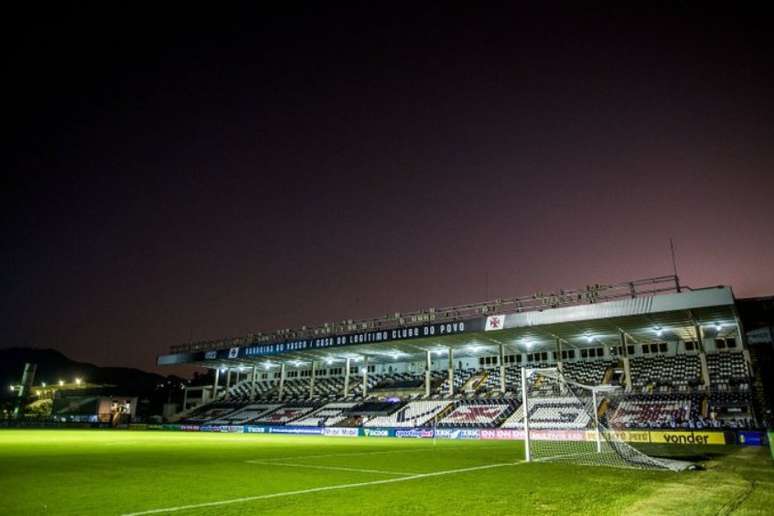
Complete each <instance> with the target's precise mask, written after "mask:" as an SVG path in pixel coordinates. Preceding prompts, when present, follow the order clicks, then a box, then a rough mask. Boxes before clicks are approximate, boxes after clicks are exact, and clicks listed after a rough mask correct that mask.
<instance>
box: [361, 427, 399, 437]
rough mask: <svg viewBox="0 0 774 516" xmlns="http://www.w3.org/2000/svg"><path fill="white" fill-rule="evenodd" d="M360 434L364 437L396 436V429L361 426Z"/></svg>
mask: <svg viewBox="0 0 774 516" xmlns="http://www.w3.org/2000/svg"><path fill="white" fill-rule="evenodd" d="M360 435H362V436H363V437H395V430H394V429H392V428H360Z"/></svg>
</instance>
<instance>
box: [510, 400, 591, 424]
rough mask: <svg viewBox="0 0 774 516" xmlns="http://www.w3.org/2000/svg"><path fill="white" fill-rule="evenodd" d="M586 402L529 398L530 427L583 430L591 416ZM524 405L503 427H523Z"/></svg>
mask: <svg viewBox="0 0 774 516" xmlns="http://www.w3.org/2000/svg"><path fill="white" fill-rule="evenodd" d="M589 408H590V407H587V406H586V404H584V403H583V402H581V401H579V400H575V399H572V398H566V397H565V398H536V399H530V400H529V416H530V418H529V423H530V428H531V429H535V430H548V429H553V430H558V429H562V430H568V429H569V430H582V429H585V428H587V427H588V425H589V421H590V419H591V416H590V415H589ZM523 426H524V406H523V405H522V406H520V407H519V408H518V409H517V410H516V411H515V412H514V413H513V414H512V415H511V416H510V417H509V418H508V419H506V420H505V422H504V423H503V424H502V425H501V427H502V428H522V427H523Z"/></svg>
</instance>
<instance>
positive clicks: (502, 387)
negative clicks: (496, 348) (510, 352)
mask: <svg viewBox="0 0 774 516" xmlns="http://www.w3.org/2000/svg"><path fill="white" fill-rule="evenodd" d="M500 392H501V393H503V394H504V393H505V344H500Z"/></svg>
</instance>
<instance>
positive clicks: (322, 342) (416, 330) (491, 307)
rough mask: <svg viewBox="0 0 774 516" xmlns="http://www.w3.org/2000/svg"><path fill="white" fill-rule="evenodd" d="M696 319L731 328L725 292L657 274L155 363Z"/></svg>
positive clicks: (691, 330)
mask: <svg viewBox="0 0 774 516" xmlns="http://www.w3.org/2000/svg"><path fill="white" fill-rule="evenodd" d="M697 325H699V326H701V327H702V331H703V332H704V336H705V337H706V338H715V337H718V336H723V337H725V336H730V335H736V334H737V333H738V318H737V313H736V307H735V303H734V296H733V293H732V291H731V289H730V288H729V287H723V286H719V287H710V288H703V289H690V288H687V287H680V285H679V283H678V281H677V278H676V277H674V276H665V277H660V278H650V279H646V280H638V281H633V282H626V283H621V284H616V285H594V286H589V287H587V288H586V289H583V290H579V291H561V292H560V293H559V294H553V293H552V294H536V295H534V296H528V297H522V298H512V299H498V300H495V301H491V302H486V303H476V304H470V305H461V306H456V307H447V308H442V309H429V310H425V311H420V312H412V313H411V314H395V315H394V316H387V317H385V318H383V319H371V320H367V321H344V322H342V323H340V324H338V325H335V324H332V323H329V324H326V325H323V326H321V327H319V328H312V329H308V328H305V327H304V328H301V329H299V330H283V331H279V332H275V333H273V334H270V335H260V334H257V335H251V336H248V337H242V338H236V339H224V340H221V341H210V342H204V343H191V344H183V345H179V346H173V347H172V350H171V351H172V353H170V354H168V355H162V356H160V357H159V359H158V364H159V365H179V364H196V365H201V366H204V367H219V366H222V365H226V364H228V365H232V366H237V365H244V366H252V365H255V364H262V365H264V366H265V367H272V366H274V365H278V364H279V362H280V361H282V362H285V363H288V364H290V365H291V366H298V367H303V366H308V365H309V363H310V362H312V361H318V362H321V363H324V364H327V365H335V364H337V363H338V364H342V363H343V362H344V361H345V360H346V358H352V359H355V360H360V359H362V358H363V357H368V359H369V362H371V363H374V362H377V363H381V362H391V361H401V362H406V361H416V360H424V359H425V357H426V353H427V352H428V351H430V352H431V353H434V354H436V355H443V356H446V353H447V352H448V349H449V348H451V349H452V350H453V351H452V352H453V354H454V357H455V358H462V357H470V356H481V355H492V354H496V353H498V352H499V346H500V344H502V345H503V346H504V349H505V352H506V353H524V352H532V351H541V350H547V349H555V347H556V344H557V341H561V343H562V345H563V346H564V347H565V348H584V347H598V346H613V345H618V344H619V343H620V335H621V333H622V332H623V333H625V334H626V335H627V337H628V339H629V341H630V342H635V343H651V342H663V341H668V340H695V338H696V337H695V331H696V330H695V329H696V326H697Z"/></svg>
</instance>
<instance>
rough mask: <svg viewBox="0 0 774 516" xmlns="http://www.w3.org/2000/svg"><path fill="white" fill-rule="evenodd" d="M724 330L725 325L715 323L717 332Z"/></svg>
mask: <svg viewBox="0 0 774 516" xmlns="http://www.w3.org/2000/svg"><path fill="white" fill-rule="evenodd" d="M722 329H723V325H722V324H720V323H715V331H720V330H722Z"/></svg>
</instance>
